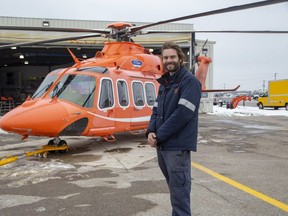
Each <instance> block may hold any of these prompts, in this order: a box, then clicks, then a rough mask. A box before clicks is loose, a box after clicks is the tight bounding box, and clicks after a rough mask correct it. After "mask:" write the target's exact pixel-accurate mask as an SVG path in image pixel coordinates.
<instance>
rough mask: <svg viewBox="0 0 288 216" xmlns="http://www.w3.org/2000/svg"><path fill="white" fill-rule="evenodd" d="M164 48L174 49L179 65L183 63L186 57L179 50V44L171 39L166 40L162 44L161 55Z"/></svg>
mask: <svg viewBox="0 0 288 216" xmlns="http://www.w3.org/2000/svg"><path fill="white" fill-rule="evenodd" d="M165 49H174V50H176V52H177V55H178V58H179V60H180V65H181V66H182V65H183V63H184V61H185V59H186V56H185V54H184V53H183V51H182V50H181V48H180V46H179V45H177V44H175V43H174V42H172V41H167V42H165V43H164V44H163V46H162V55H163V50H165Z"/></svg>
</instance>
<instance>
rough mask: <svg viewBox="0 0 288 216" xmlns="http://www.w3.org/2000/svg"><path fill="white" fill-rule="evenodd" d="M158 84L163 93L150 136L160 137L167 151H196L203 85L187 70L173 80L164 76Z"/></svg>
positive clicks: (154, 112) (159, 97) (150, 126)
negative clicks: (152, 133)
mask: <svg viewBox="0 0 288 216" xmlns="http://www.w3.org/2000/svg"><path fill="white" fill-rule="evenodd" d="M157 81H158V82H159V83H160V87H159V92H158V96H157V99H156V102H155V104H154V107H153V112H152V115H151V119H150V123H149V126H148V129H147V133H146V134H147V135H148V134H149V133H150V132H154V133H156V135H157V141H158V146H159V148H161V149H163V150H189V151H196V150H197V134H198V109H199V104H200V99H201V84H200V82H199V81H198V79H197V78H196V77H195V76H194V75H193V74H191V73H189V72H188V71H187V70H186V69H185V68H184V67H181V68H180V69H179V70H178V71H177V72H176V73H175V74H174V75H173V76H170V74H169V73H165V74H163V75H162V76H161V77H160V78H159V79H158V80H157Z"/></svg>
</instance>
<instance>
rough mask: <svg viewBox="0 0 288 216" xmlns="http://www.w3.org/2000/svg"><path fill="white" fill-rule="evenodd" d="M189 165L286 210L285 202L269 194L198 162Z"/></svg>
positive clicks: (287, 206) (287, 208)
mask: <svg viewBox="0 0 288 216" xmlns="http://www.w3.org/2000/svg"><path fill="white" fill-rule="evenodd" d="M191 165H192V166H193V167H194V168H196V169H198V170H201V171H203V172H204V173H206V174H209V175H211V176H213V177H215V178H217V179H219V180H221V181H223V182H225V183H227V184H230V185H232V186H233V187H236V188H238V189H239V190H242V191H244V192H246V193H248V194H251V195H252V196H255V197H257V198H259V199H261V200H263V201H265V202H267V203H269V204H271V205H273V206H275V207H277V208H279V209H282V210H283V211H285V212H288V205H287V204H285V203H282V202H280V201H278V200H276V199H273V198H271V197H269V196H266V195H265V194H263V193H260V192H258V191H256V190H253V189H252V188H249V187H247V186H245V185H243V184H240V183H238V182H236V181H234V180H232V179H230V178H227V177H225V176H223V175H221V174H219V173H217V172H214V171H213V170H210V169H208V168H206V167H204V166H201V165H200V164H197V163H195V162H192V163H191Z"/></svg>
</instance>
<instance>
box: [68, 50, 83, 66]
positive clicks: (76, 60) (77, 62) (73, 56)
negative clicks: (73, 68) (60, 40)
mask: <svg viewBox="0 0 288 216" xmlns="http://www.w3.org/2000/svg"><path fill="white" fill-rule="evenodd" d="M67 50H68V51H69V53H70V55H71V56H72V58H73V59H74V61H75V64H77V67H78V66H79V65H80V64H81V62H80V61H79V59H78V58H77V57H76V56H75V55H74V53H73V52H72V51H71V50H70V49H69V48H67Z"/></svg>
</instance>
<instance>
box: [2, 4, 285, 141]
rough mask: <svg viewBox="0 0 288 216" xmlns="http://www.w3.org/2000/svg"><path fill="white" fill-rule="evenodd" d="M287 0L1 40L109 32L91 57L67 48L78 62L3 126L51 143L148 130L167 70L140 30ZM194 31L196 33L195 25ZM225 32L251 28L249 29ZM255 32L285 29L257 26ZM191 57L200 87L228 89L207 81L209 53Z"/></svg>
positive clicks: (54, 74) (52, 77)
mask: <svg viewBox="0 0 288 216" xmlns="http://www.w3.org/2000/svg"><path fill="white" fill-rule="evenodd" d="M287 1H288V0H274V1H262V2H256V3H251V4H245V5H240V6H233V7H229V8H223V9H218V10H214V11H208V12H204V13H199V14H193V15H189V16H183V17H179V18H174V19H169V20H165V21H160V22H156V23H151V24H146V25H142V26H134V25H133V24H131V23H127V22H115V23H111V24H110V25H108V26H107V28H108V29H101V30H99V29H92V30H88V29H68V28H67V29H65V28H49V29H45V31H59V32H90V34H88V35H81V36H73V37H66V38H57V39H52V40H42V41H35V42H24V43H15V44H7V45H1V46H0V49H7V48H11V47H20V46H25V45H34V44H42V43H51V42H58V41H65V40H71V39H73V40H76V39H81V38H88V37H105V38H107V40H108V41H107V42H105V43H104V47H103V49H102V50H101V51H98V52H97V53H96V54H95V57H93V58H90V59H85V60H79V59H78V58H77V57H76V56H75V55H74V54H73V52H72V51H71V50H70V49H68V52H69V53H70V55H71V57H72V58H73V60H74V65H72V66H71V67H67V68H60V69H56V70H54V71H51V72H50V73H49V74H48V75H47V76H46V77H45V79H44V80H43V82H42V83H41V84H40V86H39V87H38V89H37V90H36V91H35V93H34V94H33V95H32V96H30V97H28V98H27V99H26V101H25V102H24V103H23V104H21V105H19V106H18V107H16V108H14V109H12V110H11V111H9V112H8V113H6V114H5V115H4V116H3V117H2V118H1V119H0V128H1V129H2V130H4V131H7V132H9V133H15V134H19V135H21V136H22V139H26V138H28V137H29V136H45V137H52V138H53V139H51V140H50V141H49V142H48V145H50V146H66V145H67V143H66V141H65V140H61V139H60V137H63V136H90V137H94V136H95V137H102V138H103V139H104V140H106V141H115V140H116V139H115V137H114V134H117V133H121V132H133V131H139V130H145V129H146V128H147V126H148V123H149V120H150V115H151V112H152V107H153V105H154V102H155V100H156V93H157V91H158V87H159V85H158V83H157V81H156V80H157V78H159V77H160V76H161V75H162V74H163V73H164V72H165V71H164V68H163V65H162V61H161V58H159V57H158V56H156V55H153V53H151V52H150V51H149V50H147V49H146V48H145V47H144V46H142V45H140V44H137V43H135V42H134V41H133V39H132V37H136V36H137V35H142V34H153V33H171V31H155V30H154V31H153V30H148V31H145V32H144V31H143V30H144V29H145V28H148V27H151V26H156V25H161V24H165V23H169V22H176V21H181V20H186V19H193V18H199V17H204V16H210V15H215V14H220V13H227V12H233V11H238V10H246V9H250V8H256V7H262V6H268V5H272V4H277V3H283V2H287ZM0 29H5V30H19V31H21V30H32V31H43V28H37V27H17V26H0ZM190 32H191V33H195V32H196V33H197V31H190ZM199 32H200V31H199ZM202 32H203V31H202ZM205 32H213V31H205ZM214 32H216V33H217V32H219V31H214ZM221 32H223V33H233V32H240V33H246V32H247V33H248V31H226V32H225V31H221ZM249 33H253V31H249ZM255 33H287V32H280V31H269V32H267V31H255ZM112 40H113V41H112ZM193 61H194V63H197V64H198V69H197V71H196V72H195V76H196V77H197V78H198V79H199V81H200V82H201V84H202V92H215V91H224V89H220V90H219V89H218V90H217V89H216V90H215V89H206V87H205V81H206V76H207V73H208V67H209V64H210V63H211V62H212V60H211V59H210V58H209V57H207V56H205V55H204V56H200V55H196V56H194V57H193ZM237 88H239V86H238V87H236V88H235V89H226V90H225V91H234V90H236V89H237Z"/></svg>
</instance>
